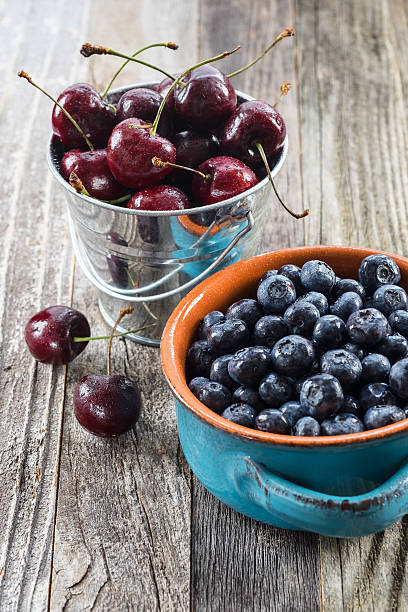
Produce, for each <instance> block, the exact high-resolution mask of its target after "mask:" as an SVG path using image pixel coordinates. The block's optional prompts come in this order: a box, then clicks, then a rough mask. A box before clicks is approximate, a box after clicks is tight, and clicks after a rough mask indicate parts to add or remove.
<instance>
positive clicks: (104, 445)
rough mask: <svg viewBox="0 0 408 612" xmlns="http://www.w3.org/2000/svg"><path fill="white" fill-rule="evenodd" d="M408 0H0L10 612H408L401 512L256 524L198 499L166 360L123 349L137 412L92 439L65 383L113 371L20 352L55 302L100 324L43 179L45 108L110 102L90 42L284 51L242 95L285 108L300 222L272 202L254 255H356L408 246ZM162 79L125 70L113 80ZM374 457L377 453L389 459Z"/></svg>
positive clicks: (5, 549) (233, 64)
mask: <svg viewBox="0 0 408 612" xmlns="http://www.w3.org/2000/svg"><path fill="white" fill-rule="evenodd" d="M407 13H408V6H407V3H406V2H404V0H389V1H387V0H376V1H375V2H372V0H358V2H356V1H353V0H344V1H343V2H337V1H336V0H330V1H326V2H319V1H318V0H299V1H298V2H296V3H295V2H294V1H292V2H290V1H288V0H256V1H255V0H254V1H253V2H251V1H250V0H224V2H219V1H216V0H201V1H200V0H177V1H176V0H174V1H173V2H171V1H170V0H156V1H155V2H149V1H148V0H137V1H135V0H116V1H113V0H111V1H109V0H103V1H102V0H99V1H98V0H81V1H73V0H71V1H70V2H68V1H67V0H59V1H58V2H55V1H54V0H36V1H35V0H17V1H14V2H7V3H6V2H4V1H3V2H0V40H1V41H2V42H3V43H5V44H3V48H2V52H1V62H0V75H1V79H0V83H1V89H0V110H1V121H0V143H1V146H0V159H1V162H2V163H1V165H0V173H1V175H0V176H1V178H0V185H1V187H0V190H1V217H0V237H1V245H2V249H1V253H2V257H1V264H0V265H1V274H0V287H1V296H2V297H1V300H2V309H1V310H2V315H1V323H0V325H1V333H0V337H1V341H2V348H1V356H0V416H1V418H0V516H1V517H2V518H1V521H0V534H1V537H0V609H1V610H4V611H6V610H7V611H10V610H29V609H32V610H44V609H47V608H49V609H52V610H62V609H64V610H90V609H96V610H109V611H111V610H127V609H131V610H137V611H140V610H148V611H150V610H177V611H179V610H187V609H190V608H192V609H194V610H197V611H207V610H220V611H224V610H228V611H229V610H232V611H234V612H236V611H241V610H245V611H257V610H278V611H282V610H283V611H286V610H288V611H289V610H306V611H311V610H312V611H313V610H318V609H319V608H322V609H323V610H353V611H356V610H375V611H376V612H378V611H381V610H387V611H388V610H406V609H407V607H408V580H407V576H408V573H407V556H408V543H407V542H408V540H407V535H408V521H407V520H406V519H403V520H402V521H401V522H399V523H398V524H396V525H394V526H393V527H391V528H389V529H387V530H386V531H385V532H384V533H379V534H377V535H375V536H372V537H365V538H361V539H356V540H348V541H346V540H335V539H330V538H324V537H319V536H317V535H313V534H308V533H292V532H285V531H282V530H279V529H273V528H271V527H268V526H266V525H262V524H259V523H255V522H254V521H251V520H249V519H246V518H244V517H242V516H240V515H238V514H237V513H236V512H234V511H232V510H230V509H229V508H227V507H225V506H224V505H222V504H221V503H219V502H218V501H217V500H215V499H214V498H213V497H212V496H211V495H210V494H209V493H207V492H206V491H205V490H204V488H203V487H202V486H201V485H200V483H198V482H197V480H195V478H194V477H193V476H192V475H191V472H190V470H189V468H188V466H187V465H186V462H185V460H184V458H183V453H182V451H181V448H180V445H179V442H178V438H177V430H176V422H175V414H174V408H173V403H172V399H171V397H170V393H169V391H168V389H167V387H166V384H165V382H164V379H163V377H162V374H161V369H160V360H159V352H158V351H157V350H156V349H148V348H145V347H141V346H137V345H135V344H132V343H131V342H129V341H118V342H117V344H116V347H115V350H114V366H115V368H116V369H117V370H118V371H124V372H126V373H127V374H128V375H129V376H131V377H132V378H134V379H136V380H137V381H139V384H140V386H141V388H142V391H143V395H144V414H143V418H142V419H141V421H140V422H139V424H138V425H137V427H136V428H135V430H134V431H133V432H132V433H130V434H129V435H124V436H121V437H119V438H118V439H116V440H101V439H98V438H94V437H92V436H91V435H88V434H87V433H86V432H85V431H83V430H82V429H81V428H80V426H79V425H78V423H77V422H76V420H75V418H74V416H73V408H72V393H73V388H74V385H75V383H76V382H77V381H78V379H79V378H80V377H81V376H83V375H84V374H86V373H90V372H101V371H103V370H104V367H105V349H106V345H105V343H93V345H92V346H89V347H88V349H87V350H86V352H85V353H84V354H83V355H82V356H81V357H80V358H79V359H77V360H76V361H74V362H73V363H72V365H70V366H69V367H67V368H63V367H56V368H51V367H48V366H44V365H41V364H37V363H36V362H34V360H33V359H32V358H31V356H30V355H29V354H28V353H27V351H26V349H25V345H24V340H23V329H24V325H25V322H26V320H27V319H28V317H29V316H30V315H31V314H32V313H33V312H35V311H37V310H39V309H40V308H42V307H45V306H47V305H51V304H54V303H61V304H72V305H73V306H74V307H77V308H79V309H80V310H82V311H83V312H85V313H87V315H88V317H89V319H90V321H91V324H92V330H93V331H94V332H95V333H102V332H105V331H106V326H105V325H104V323H103V321H102V320H101V317H100V315H99V313H98V310H97V307H96V294H95V291H94V290H93V289H92V288H90V287H89V285H88V282H87V281H86V280H85V279H84V277H83V275H82V274H81V272H80V271H79V270H77V269H76V267H75V261H74V259H73V256H72V249H71V245H70V240H69V236H68V234H67V220H66V214H65V201H64V196H63V194H62V193H61V191H60V190H59V188H58V186H57V185H56V184H55V183H54V181H53V179H52V177H51V176H50V173H49V172H48V170H47V167H46V161H45V150H46V143H47V138H48V134H49V130H50V111H51V106H50V104H49V102H48V101H47V100H46V99H45V98H44V97H42V96H41V95H40V94H39V93H38V92H36V91H34V90H33V89H30V88H29V87H28V85H27V84H26V83H25V82H23V81H20V80H19V79H18V78H17V76H16V73H17V71H18V70H19V69H22V68H24V69H25V70H26V71H27V72H29V73H30V74H31V75H32V76H33V78H35V79H36V80H37V81H38V82H39V83H41V84H43V85H45V86H46V87H47V88H48V89H49V90H50V91H52V92H54V93H58V92H60V91H61V90H62V89H63V88H64V87H65V86H66V85H68V84H69V83H73V82H75V81H79V80H89V81H90V82H91V83H93V84H94V85H96V87H97V88H99V89H102V88H103V87H104V85H105V84H106V82H107V80H108V78H109V77H110V75H111V74H112V73H113V71H114V70H115V69H116V67H117V66H118V65H119V61H120V60H117V59H116V58H108V57H96V58H91V59H89V60H85V59H83V58H81V57H80V55H79V53H78V50H79V46H80V44H81V43H83V42H86V41H92V42H97V43H101V44H104V45H108V46H111V47H113V48H116V49H118V50H122V51H127V52H129V51H130V52H133V51H134V50H136V49H137V48H138V47H140V46H142V45H144V44H148V43H150V42H154V41H161V40H168V39H170V40H175V41H177V42H178V43H180V49H179V51H177V52H172V51H168V50H160V49H159V50H158V51H157V52H153V51H152V52H150V54H149V57H151V58H152V59H153V60H156V61H157V62H160V63H161V64H162V65H163V66H164V67H166V68H167V69H168V70H171V71H176V70H177V69H178V68H180V67H185V66H188V65H189V64H191V62H192V61H193V60H194V59H196V58H204V57H207V56H210V55H213V54H214V53H215V52H219V51H222V50H225V49H230V48H232V47H234V46H235V45H236V44H237V43H240V44H241V45H242V50H241V51H240V53H239V54H236V55H234V56H233V57H231V58H229V59H228V60H227V61H226V66H228V68H231V69H234V68H238V67H239V66H241V65H242V64H243V63H244V62H245V61H247V60H248V59H249V58H253V57H254V56H255V55H256V54H257V53H258V52H260V51H261V50H262V49H263V48H264V47H265V46H266V45H267V44H268V43H269V42H270V41H271V40H272V39H273V38H274V37H275V35H276V34H277V33H278V32H279V31H281V30H282V29H283V28H285V27H287V26H292V25H293V26H294V27H295V30H296V37H295V38H294V39H290V40H287V41H284V42H283V43H281V45H280V47H278V48H277V49H275V51H274V52H273V53H271V54H270V55H269V56H268V57H267V58H266V59H265V60H264V61H263V62H262V63H260V64H259V65H258V66H257V67H256V69H253V70H252V71H249V72H246V73H244V74H242V75H240V76H239V77H238V78H237V79H236V81H234V83H235V84H236V85H237V86H239V87H240V88H241V89H243V90H245V91H248V92H250V93H252V94H253V95H255V96H257V97H259V98H261V99H266V100H269V101H271V102H273V101H274V100H275V99H276V97H277V95H278V91H279V85H280V83H281V82H282V81H283V80H288V81H290V82H292V83H296V88H295V89H294V90H293V91H292V92H291V93H290V94H289V96H288V97H287V98H286V99H285V101H284V103H282V106H281V110H282V113H283V115H284V117H285V120H286V122H287V125H288V132H289V142H290V152H289V156H288V160H287V163H286V165H285V167H284V170H283V171H282V172H281V174H280V175H279V180H278V183H279V187H280V189H281V191H282V192H283V193H284V194H285V196H286V198H287V201H288V202H289V203H291V204H292V205H293V206H295V207H296V208H297V209H298V210H300V209H301V208H302V207H310V209H311V215H310V217H309V219H307V220H306V222H305V223H303V222H296V221H295V220H293V219H292V218H291V217H289V216H288V215H286V214H285V213H284V212H282V210H281V209H280V208H279V207H278V205H277V203H276V202H273V203H272V202H271V209H270V216H269V218H268V221H267V224H266V229H265V233H264V238H263V243H262V249H261V250H271V249H276V248H282V247H286V246H290V245H301V244H305V243H306V244H317V243H326V244H353V245H366V246H372V247H376V248H381V249H387V250H390V251H395V252H398V253H401V254H406V253H407V241H408V231H407V230H408V227H407V225H408V220H407V219H408V217H407V201H408V172H407V142H408V124H407V112H406V111H407V107H406V100H407V97H408V46H407V36H408V14H407ZM150 78H152V73H151V72H150V71H148V70H140V69H139V67H137V66H134V65H132V66H131V67H129V68H128V69H127V71H126V72H125V73H123V74H122V75H121V79H120V81H119V84H121V83H128V82H134V81H138V80H143V79H150ZM380 460H381V459H380V458H379V461H380Z"/></svg>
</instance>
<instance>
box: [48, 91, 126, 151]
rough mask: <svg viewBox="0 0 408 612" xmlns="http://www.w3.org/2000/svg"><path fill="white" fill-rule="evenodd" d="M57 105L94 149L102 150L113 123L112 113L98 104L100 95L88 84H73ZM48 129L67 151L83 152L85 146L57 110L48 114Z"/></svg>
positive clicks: (105, 103)
mask: <svg viewBox="0 0 408 612" xmlns="http://www.w3.org/2000/svg"><path fill="white" fill-rule="evenodd" d="M58 102H59V103H60V104H61V105H62V106H63V107H64V108H65V110H67V111H68V112H69V113H70V114H71V116H72V117H73V118H74V119H75V121H76V122H77V123H78V124H79V125H80V127H81V128H82V129H83V130H84V132H85V134H86V135H87V136H88V138H89V139H90V141H91V142H92V144H93V146H94V147H95V149H103V148H104V147H106V143H107V142H108V139H109V136H110V133H111V132H112V130H113V128H114V126H115V123H116V119H115V111H114V110H113V108H112V107H111V106H109V105H108V104H107V102H105V101H104V100H102V97H101V95H100V94H99V93H98V92H97V91H96V89H94V88H93V87H92V86H91V85H89V84H88V83H76V84H75V85H70V86H69V87H67V89H65V90H64V91H63V92H62V94H61V95H60V96H59V98H58ZM52 129H53V132H54V134H55V135H56V137H57V138H58V139H59V140H60V141H61V142H62V143H63V144H64V145H65V146H66V147H68V149H87V148H88V147H87V144H86V142H85V140H84V138H83V137H82V136H81V134H80V133H79V132H78V130H77V129H76V128H75V126H74V125H72V123H71V121H69V119H68V118H67V117H66V116H65V115H64V113H63V112H62V110H61V109H60V108H59V107H58V106H56V105H55V106H54V109H53V111H52Z"/></svg>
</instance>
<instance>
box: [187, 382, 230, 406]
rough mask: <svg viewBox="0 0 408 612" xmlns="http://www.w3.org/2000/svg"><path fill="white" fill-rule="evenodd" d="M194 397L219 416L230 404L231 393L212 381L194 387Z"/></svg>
mask: <svg viewBox="0 0 408 612" xmlns="http://www.w3.org/2000/svg"><path fill="white" fill-rule="evenodd" d="M193 380H197V379H193ZM190 389H191V387H190ZM194 395H195V396H196V397H197V398H198V399H199V400H200V402H202V403H203V404H205V405H206V406H207V407H208V408H210V409H211V410H214V412H216V413H217V414H220V413H221V412H222V411H223V410H225V408H226V407H227V406H229V404H230V403H231V393H230V391H229V389H227V387H224V385H220V383H217V382H213V381H212V380H207V381H206V382H203V383H202V384H201V385H200V386H196V388H195V391H194Z"/></svg>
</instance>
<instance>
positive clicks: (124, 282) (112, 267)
mask: <svg viewBox="0 0 408 612" xmlns="http://www.w3.org/2000/svg"><path fill="white" fill-rule="evenodd" d="M106 240H108V242H112V244H119V245H120V246H125V247H127V246H128V243H127V242H126V240H125V239H124V238H122V236H120V235H119V234H118V233H117V232H109V233H108V234H106ZM106 263H107V264H108V268H109V272H110V275H111V278H112V281H113V283H114V284H115V285H117V286H118V287H121V288H123V289H125V288H126V287H128V285H129V280H130V278H129V271H128V264H127V261H126V260H125V259H123V258H122V257H120V255H115V253H109V255H107V256H106Z"/></svg>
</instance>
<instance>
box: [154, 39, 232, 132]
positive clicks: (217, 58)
mask: <svg viewBox="0 0 408 612" xmlns="http://www.w3.org/2000/svg"><path fill="white" fill-rule="evenodd" d="M240 48H241V46H240V45H238V46H237V47H235V49H232V51H224V52H223V53H220V54H219V55H216V56H214V57H210V58H209V59H206V60H203V61H202V62H199V63H198V64H195V66H191V67H190V68H187V70H185V71H184V72H183V73H182V74H180V75H179V76H178V77H177V79H175V80H174V81H173V83H172V84H171V86H170V87H169V89H168V90H167V93H166V95H165V96H164V98H163V100H162V101H161V104H160V106H159V108H158V110H157V114H156V118H155V120H154V121H153V126H152V130H151V134H156V130H157V126H158V125H159V121H160V117H161V114H162V112H163V108H164V107H165V104H166V102H167V98H168V97H169V95H170V94H171V92H172V91H173V89H174V88H175V87H176V85H180V83H181V81H182V79H183V78H184V77H185V76H186V74H188V73H189V72H191V71H192V70H195V69H196V68H200V66H205V64H211V63H212V62H217V61H218V60H221V59H224V57H228V56H229V55H232V54H233V53H235V52H236V51H238V49H240ZM171 78H172V79H174V77H171Z"/></svg>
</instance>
